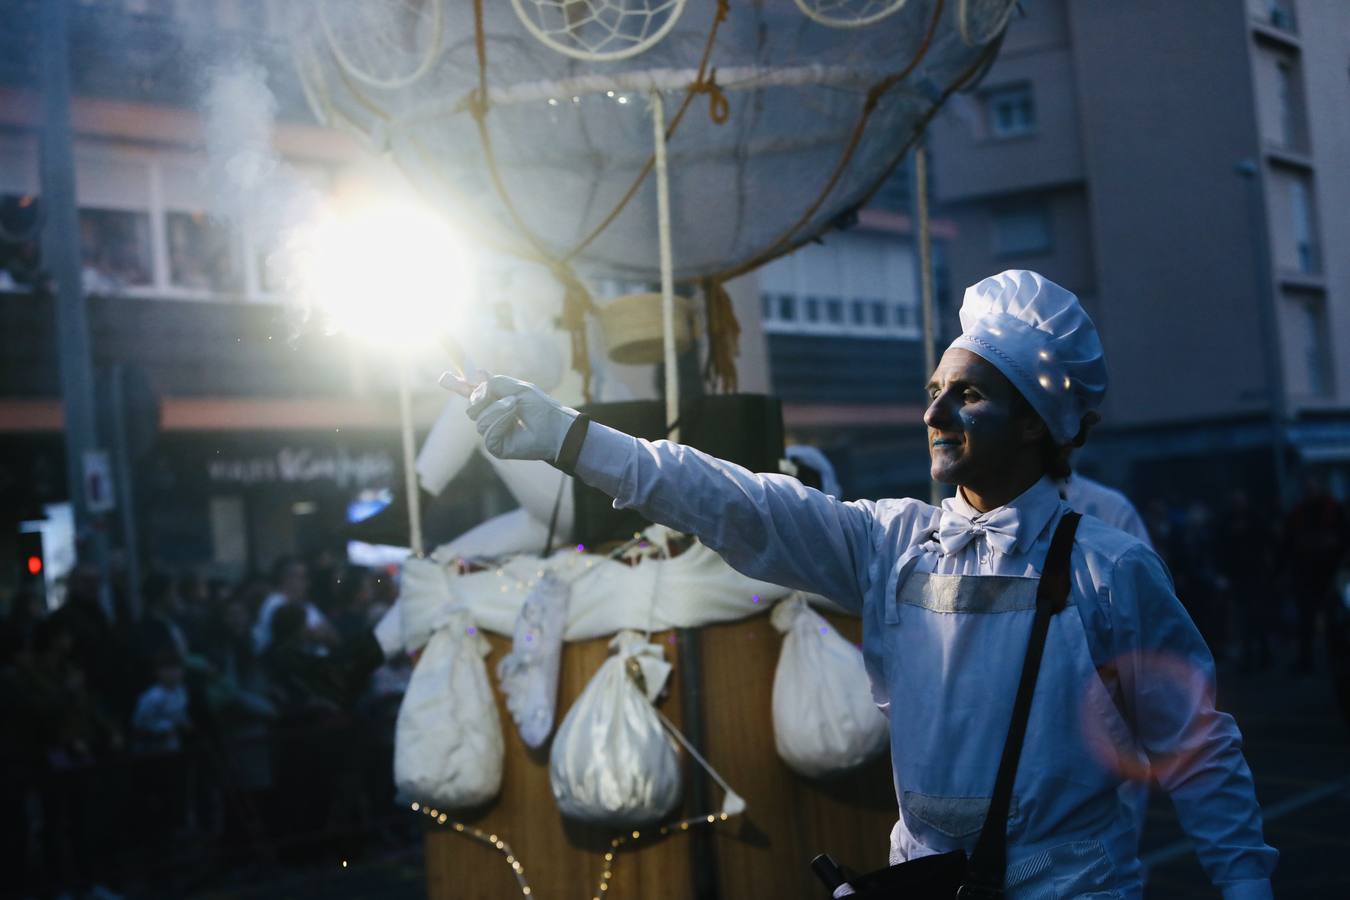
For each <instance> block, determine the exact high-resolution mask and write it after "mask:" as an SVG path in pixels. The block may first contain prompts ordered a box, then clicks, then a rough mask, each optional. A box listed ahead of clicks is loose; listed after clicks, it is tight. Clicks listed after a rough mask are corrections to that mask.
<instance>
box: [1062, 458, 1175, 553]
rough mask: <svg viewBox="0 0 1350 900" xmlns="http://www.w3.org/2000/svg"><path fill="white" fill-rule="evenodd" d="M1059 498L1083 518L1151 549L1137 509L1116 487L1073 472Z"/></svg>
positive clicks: (1063, 484)
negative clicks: (1116, 531)
mask: <svg viewBox="0 0 1350 900" xmlns="http://www.w3.org/2000/svg"><path fill="white" fill-rule="evenodd" d="M1059 495H1060V496H1061V497H1063V498H1064V501H1065V502H1066V503H1068V504H1069V508H1070V509H1072V510H1074V511H1075V512H1080V513H1082V514H1083V515H1085V516H1096V517H1097V518H1098V519H1101V520H1102V521H1103V522H1105V523H1106V524H1107V525H1110V526H1111V527H1113V528H1119V529H1120V530H1121V531H1123V532H1125V533H1126V534H1132V535H1134V536H1135V537H1137V538H1139V540H1141V541H1143V542H1144V543H1145V544H1148V545H1149V546H1150V547H1152V546H1153V540H1152V539H1151V538H1150V537H1149V535H1148V528H1147V527H1145V525H1144V519H1143V517H1142V516H1140V515H1139V510H1137V509H1135V508H1134V504H1133V503H1131V502H1130V498H1128V497H1126V496H1125V495H1124V494H1122V493H1121V492H1120V491H1118V490H1116V489H1115V488H1110V487H1107V486H1106V485H1104V484H1102V483H1101V482H1100V481H1093V480H1092V479H1091V478H1088V477H1087V476H1086V475H1083V474H1081V473H1079V472H1074V473H1073V474H1072V475H1070V476H1069V478H1068V480H1067V481H1063V482H1061V483H1060V487H1059Z"/></svg>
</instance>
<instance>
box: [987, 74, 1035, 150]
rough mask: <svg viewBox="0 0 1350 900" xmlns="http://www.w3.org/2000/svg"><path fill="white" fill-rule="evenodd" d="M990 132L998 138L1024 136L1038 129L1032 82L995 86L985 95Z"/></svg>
mask: <svg viewBox="0 0 1350 900" xmlns="http://www.w3.org/2000/svg"><path fill="white" fill-rule="evenodd" d="M984 104H985V113H986V118H987V120H988V127H989V134H990V135H991V136H992V137H996V138H1010V137H1022V136H1024V135H1028V134H1033V133H1035V131H1036V104H1035V102H1034V100H1033V99H1032V96H1031V85H1030V84H1014V85H1009V86H1008V87H1001V88H995V89H993V90H990V91H988V92H987V93H985V95H984Z"/></svg>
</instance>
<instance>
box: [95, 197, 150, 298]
mask: <svg viewBox="0 0 1350 900" xmlns="http://www.w3.org/2000/svg"><path fill="white" fill-rule="evenodd" d="M79 216H80V264H81V266H82V268H83V270H84V283H85V288H86V289H87V290H89V291H91V292H94V293H99V292H118V291H122V290H125V289H126V288H131V287H145V286H147V285H149V284H150V283H151V282H152V280H153V277H154V276H153V273H154V267H153V265H152V264H151V258H150V215H149V213H144V212H133V211H130V210H122V209H82V210H80V212H79Z"/></svg>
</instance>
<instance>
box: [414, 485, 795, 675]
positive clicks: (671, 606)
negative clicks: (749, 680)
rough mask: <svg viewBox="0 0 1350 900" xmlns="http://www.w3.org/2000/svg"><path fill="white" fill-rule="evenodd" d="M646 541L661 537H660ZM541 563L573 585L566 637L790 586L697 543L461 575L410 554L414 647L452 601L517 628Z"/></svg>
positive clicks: (707, 618) (749, 609)
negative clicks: (634, 557) (649, 554)
mask: <svg viewBox="0 0 1350 900" xmlns="http://www.w3.org/2000/svg"><path fill="white" fill-rule="evenodd" d="M545 468H547V467H545ZM649 533H651V532H650V530H649ZM649 540H651V541H652V542H653V543H656V542H657V536H656V535H655V534H653V535H652V537H650V538H649ZM539 544H540V545H542V544H543V539H542V538H541V539H540V541H539ZM540 569H545V570H548V571H552V572H554V573H555V574H556V575H557V576H558V577H559V578H561V579H562V580H563V581H566V582H569V583H570V584H572V586H573V590H572V598H571V601H570V603H569V604H568V609H567V630H566V631H565V632H564V633H563V640H567V641H584V640H589V639H591V638H596V637H602V636H605V635H612V634H614V633H616V632H618V631H621V630H622V629H625V628H634V629H643V630H645V629H648V628H650V629H651V630H652V631H665V630H666V629H669V628H695V627H697V626H699V625H707V624H709V623H712V622H730V621H735V620H737V619H744V618H746V617H747V616H753V615H756V614H758V613H761V612H765V611H767V609H768V608H769V606H770V605H771V604H772V603H773V601H775V600H777V599H778V598H780V597H784V596H786V595H787V594H788V593H789V591H788V589H787V588H784V587H780V586H778V585H774V584H769V583H767V582H763V581H757V580H755V579H753V578H747V577H746V576H744V575H742V574H740V573H739V572H737V571H736V570H735V569H733V568H731V566H729V565H727V564H726V562H725V561H724V560H723V559H722V557H720V556H718V555H717V554H716V553H715V552H714V551H712V550H710V549H708V548H707V547H705V546H704V545H703V544H699V543H695V544H694V545H693V546H691V547H690V548H689V549H687V550H685V551H684V552H683V553H681V554H680V555H679V556H677V557H675V558H674V559H645V560H643V561H642V562H641V563H639V564H638V565H636V566H629V565H625V564H624V563H622V562H618V561H616V560H611V559H607V558H606V557H603V556H597V555H594V554H590V553H578V552H577V551H576V550H575V549H571V550H560V551H558V552H557V553H554V554H553V555H551V556H550V557H549V558H548V559H546V560H540V559H539V557H538V556H533V555H531V556H520V557H516V558H514V559H511V560H508V561H507V562H506V563H505V564H504V565H503V566H502V569H501V571H502V572H503V574H502V575H498V574H497V571H496V570H487V571H483V572H470V573H468V574H466V575H459V574H457V573H456V571H455V567H454V564H453V561H452V560H444V561H443V562H438V561H437V560H435V559H416V558H410V559H408V560H407V561H405V562H404V564H403V581H402V585H401V591H400V595H401V596H402V598H403V603H404V605H405V606H408V607H410V608H409V609H408V610H407V611H405V612H404V614H403V620H402V621H403V633H404V636H405V639H406V640H407V641H408V642H409V644H408V646H409V649H412V648H414V647H416V646H419V645H418V644H417V643H415V642H416V640H417V639H418V638H419V636H421V635H424V634H426V632H427V629H428V628H429V627H431V626H432V625H434V623H435V622H436V620H437V615H438V614H439V613H438V610H439V609H440V608H441V607H443V606H449V605H451V603H452V601H453V603H454V604H455V605H459V606H462V607H463V608H464V609H467V610H468V611H469V614H470V615H472V616H473V620H474V622H475V623H476V624H477V625H478V627H479V628H482V629H483V630H485V631H490V632H492V633H493V634H501V635H510V634H513V633H514V632H515V627H516V619H517V617H518V616H519V615H520V607H521V605H522V604H523V603H524V602H525V597H526V595H527V594H528V593H529V588H530V587H532V586H533V583H534V582H535V581H537V580H538V578H539V571H540ZM646 598H651V600H650V601H648V600H647V599H646ZM813 602H815V601H813ZM422 640H423V641H425V637H422Z"/></svg>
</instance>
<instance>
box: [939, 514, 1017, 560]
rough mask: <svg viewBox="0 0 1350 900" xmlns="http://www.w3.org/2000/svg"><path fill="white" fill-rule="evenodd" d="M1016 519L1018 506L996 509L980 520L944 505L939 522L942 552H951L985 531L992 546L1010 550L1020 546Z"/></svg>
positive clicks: (1005, 551) (998, 550) (947, 554)
mask: <svg viewBox="0 0 1350 900" xmlns="http://www.w3.org/2000/svg"><path fill="white" fill-rule="evenodd" d="M1017 523H1018V518H1017V510H1015V509H1013V508H1012V507H1010V506H1004V507H1001V508H999V509H996V510H994V511H993V512H992V513H991V514H990V515H989V516H987V517H986V518H984V519H982V520H981V521H979V522H976V521H974V520H973V519H968V518H966V517H965V516H963V515H961V514H960V513H959V512H954V511H952V510H950V509H944V510H943V511H942V518H941V520H940V521H939V522H938V533H937V539H938V543H939V544H940V545H941V546H942V555H943V556H951V555H952V554H953V553H956V552H957V551H958V550H960V549H961V548H962V547H964V546H965V545H966V544H969V543H970V542H971V541H972V540H974V539H975V538H976V537H977V536H978V535H984V540H985V543H987V544H988V545H989V548H990V549H991V550H995V551H997V552H999V553H1008V552H1010V551H1011V550H1012V549H1013V547H1015V546H1017Z"/></svg>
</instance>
